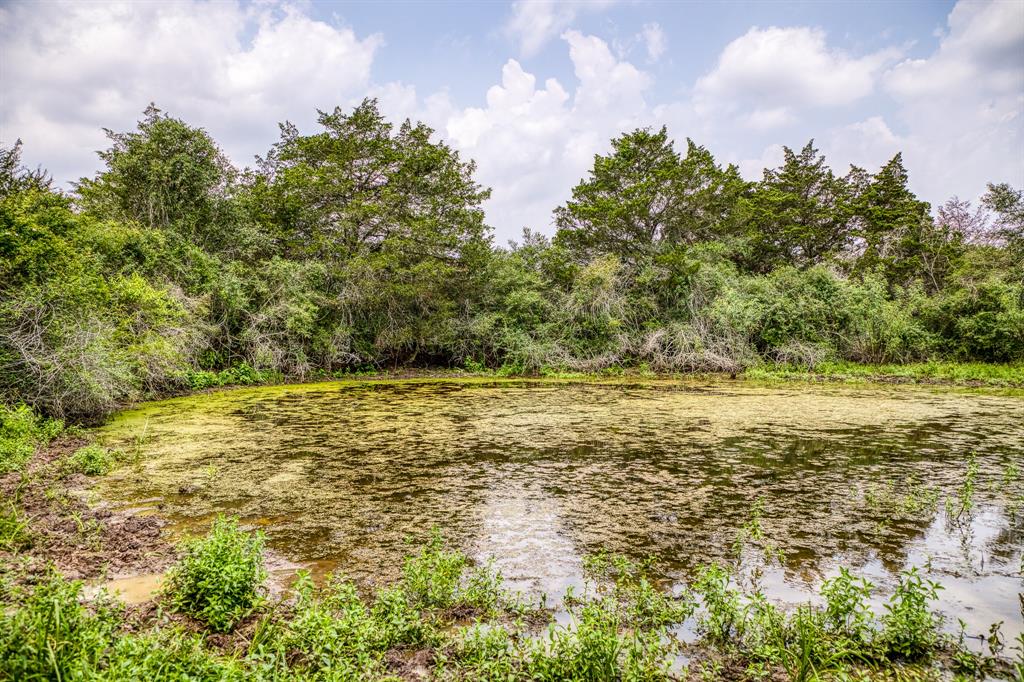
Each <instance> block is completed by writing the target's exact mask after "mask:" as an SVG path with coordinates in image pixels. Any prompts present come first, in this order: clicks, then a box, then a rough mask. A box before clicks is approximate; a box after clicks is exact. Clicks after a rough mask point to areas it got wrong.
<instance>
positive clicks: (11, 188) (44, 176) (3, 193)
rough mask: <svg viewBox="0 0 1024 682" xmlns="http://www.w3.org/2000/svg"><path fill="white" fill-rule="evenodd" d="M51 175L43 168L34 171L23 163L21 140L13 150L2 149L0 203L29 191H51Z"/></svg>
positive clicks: (0, 158) (0, 153)
mask: <svg viewBox="0 0 1024 682" xmlns="http://www.w3.org/2000/svg"><path fill="white" fill-rule="evenodd" d="M52 184H53V179H52V178H51V177H50V175H49V174H48V173H47V172H46V171H44V170H43V169H41V168H37V169H35V170H32V169H30V168H26V167H25V166H23V165H22V163H21V140H20V139H19V140H15V141H14V146H13V147H11V148H9V149H8V148H6V147H0V201H2V200H3V199H6V198H7V197H9V196H11V195H13V194H16V193H18V192H24V191H26V190H29V189H37V190H44V191H45V190H49V189H50V187H51V185H52Z"/></svg>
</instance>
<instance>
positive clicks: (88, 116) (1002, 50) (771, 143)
mask: <svg viewBox="0 0 1024 682" xmlns="http://www.w3.org/2000/svg"><path fill="white" fill-rule="evenodd" d="M0 81H2V86H3V87H2V88H0V141H2V142H3V143H4V144H9V143H10V142H12V141H13V139H14V138H21V139H22V140H23V142H24V145H25V157H26V160H27V161H28V162H29V163H31V164H33V165H34V164H42V165H43V166H45V167H47V168H49V169H50V170H51V171H52V172H53V174H54V176H55V178H56V179H57V180H58V181H59V182H68V181H71V180H74V179H76V178H78V177H80V176H82V175H89V174H91V173H93V172H95V170H96V168H97V166H98V163H97V159H96V156H95V151H96V150H97V149H100V148H102V147H103V146H105V145H104V137H103V132H102V130H101V128H102V127H109V128H113V129H115V130H124V129H128V128H130V127H131V126H132V125H133V123H134V121H135V120H137V118H138V116H139V113H140V112H141V111H142V109H144V108H145V106H146V105H147V104H148V103H149V102H150V101H154V102H156V103H157V105H158V106H160V107H161V108H163V109H164V110H166V111H168V112H170V113H172V114H173V115H176V116H180V117H182V118H184V119H185V120H187V121H189V122H190V123H192V124H194V125H198V126H202V127H204V128H206V129H207V130H208V131H209V132H210V133H211V134H212V135H213V136H214V137H215V138H216V139H217V140H218V141H219V142H220V144H221V145H222V146H223V147H224V149H225V151H226V152H227V153H228V154H229V155H230V156H231V158H232V159H233V160H234V161H235V162H236V163H237V164H238V165H240V166H244V165H247V164H251V163H252V159H253V155H255V154H262V153H264V152H265V151H266V150H267V148H268V147H269V145H270V144H272V143H273V142H274V140H275V138H276V136H277V122H278V121H281V120H285V119H288V120H291V121H294V122H295V123H297V124H298V125H299V127H300V129H303V130H309V131H312V130H314V119H315V110H316V108H332V107H333V106H335V105H341V106H345V107H348V106H352V105H353V104H355V103H356V102H358V101H359V100H360V99H362V98H363V97H366V96H375V97H378V98H379V99H380V100H381V104H382V107H383V109H384V111H385V113H386V114H387V115H388V116H389V117H391V118H393V119H395V120H400V119H402V118H404V117H412V118H415V119H420V120H423V121H425V122H427V123H428V124H430V125H431V126H433V127H434V128H435V129H436V130H437V136H438V137H439V138H443V139H445V140H447V141H448V142H449V143H451V144H452V145H453V146H455V147H456V148H458V149H459V150H460V152H461V153H463V154H464V155H465V156H467V157H469V158H473V159H475V160H476V161H477V163H478V169H479V171H478V177H479V179H480V180H481V181H482V182H484V183H485V184H487V185H489V186H491V187H492V188H493V189H494V195H493V198H492V200H491V201H490V202H489V203H488V205H487V207H486V208H487V216H488V221H489V223H490V224H492V225H493V226H494V227H495V229H496V236H497V238H498V241H499V242H503V241H505V240H506V239H508V238H514V237H516V236H517V235H518V234H519V231H520V229H521V228H522V227H524V226H528V227H531V228H533V229H539V230H541V231H544V232H548V233H550V232H551V231H552V228H551V225H550V215H551V210H552V209H553V208H554V207H555V206H557V205H558V204H559V203H561V202H563V201H564V200H565V199H566V198H567V197H568V196H569V192H570V190H571V188H572V186H573V185H574V184H575V183H576V182H577V181H578V180H579V178H580V177H581V176H582V175H583V174H584V173H585V172H586V170H587V168H588V167H589V166H590V163H591V160H592V158H593V154H595V153H601V152H604V151H605V150H606V149H607V148H608V141H609V139H610V138H611V137H612V136H614V135H617V134H619V133H621V132H624V131H627V130H630V129H632V128H635V127H638V126H648V125H651V126H660V125H667V126H668V128H669V131H670V133H671V134H672V135H673V137H675V138H676V139H677V140H678V141H679V143H683V141H684V140H685V138H686V137H692V138H693V139H695V140H696V141H697V142H699V143H701V144H705V145H706V146H708V147H709V148H710V149H711V150H712V152H714V153H715V155H716V156H717V157H718V158H719V159H720V160H722V161H725V162H730V163H736V164H738V165H739V167H740V169H741V171H742V172H743V173H744V174H745V175H746V176H747V177H750V178H752V179H754V178H757V177H759V175H760V171H761V169H762V168H763V167H764V166H765V165H774V164H776V163H777V162H778V161H779V159H780V158H781V145H788V146H802V145H803V144H804V143H805V142H806V141H807V140H808V139H809V138H812V137H813V138H815V140H816V142H817V144H818V146H819V148H820V149H821V150H822V151H823V152H824V153H825V154H826V156H827V157H828V159H829V161H830V163H831V164H832V166H833V167H834V168H835V169H836V170H837V171H840V172H845V170H846V168H847V167H848V165H849V164H850V163H856V164H858V165H864V166H867V167H868V168H869V169H873V168H877V167H878V166H879V165H880V164H881V163H883V162H884V161H885V160H887V159H888V158H890V157H891V156H892V155H893V154H894V153H896V152H897V151H902V152H903V153H904V157H905V160H906V163H907V166H908V168H909V170H910V174H911V184H912V187H913V188H914V189H915V190H916V191H917V192H918V193H919V194H920V195H921V196H922V197H923V198H925V199H927V200H929V201H931V202H933V203H938V202H941V201H943V200H945V199H947V198H949V197H950V196H953V195H957V196H960V197H961V198H969V199H975V198H976V197H977V196H979V195H980V194H981V192H982V191H983V190H984V186H985V183H986V182H988V181H1007V182H1011V183H1012V184H1014V185H1016V186H1024V122H1022V121H1024V116H1022V114H1024V2H1021V1H1020V0H1001V1H1000V0H996V1H978V2H974V1H971V2H965V1H964V0H961V2H959V3H956V2H909V1H906V2H848V3H844V2H755V3H743V2H732V3H704V2H644V1H639V2H625V1H623V2H615V1H612V0H601V1H597V2H578V1H571V2H561V3H555V2H544V1H534V2H511V3H498V2H488V3H469V2H459V3H456V2H313V3H309V2H298V3H296V2H283V3H277V2H265V1H261V2H255V3H252V2H240V1H239V2H235V1H233V0H232V1H224V2H207V1H206V0H176V1H174V2H164V3H141V2H139V3H102V2H92V3H47V2H34V3H20V2H7V3H4V4H3V5H2V6H0Z"/></svg>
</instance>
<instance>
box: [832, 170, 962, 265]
mask: <svg viewBox="0 0 1024 682" xmlns="http://www.w3.org/2000/svg"><path fill="white" fill-rule="evenodd" d="M907 182H908V175H907V169H906V168H905V167H904V166H903V156H902V154H896V156H894V157H893V158H892V159H891V160H890V161H889V162H888V163H886V164H885V165H884V166H882V168H881V170H879V171H878V173H877V174H875V175H874V176H873V177H872V178H871V179H870V181H868V182H867V184H866V185H865V186H864V187H863V189H862V191H861V192H859V193H858V195H857V196H856V197H855V198H854V199H853V202H852V204H853V215H854V224H855V227H854V235H855V237H856V239H857V241H858V243H859V246H860V248H861V249H862V250H861V254H860V255H859V256H858V258H857V263H856V269H857V271H859V272H865V271H868V270H872V269H875V268H878V267H881V268H882V269H883V270H884V271H885V273H886V275H887V277H888V278H889V281H890V282H894V283H900V284H905V283H907V282H908V281H909V280H910V279H912V278H914V277H919V276H921V275H922V274H923V272H924V271H925V270H926V269H927V268H926V266H925V261H927V260H928V258H929V257H928V255H927V254H928V253H929V252H934V250H935V249H936V248H938V247H939V246H940V245H941V244H942V243H944V242H945V241H946V240H945V239H943V237H942V235H941V234H937V233H936V225H935V224H934V223H933V222H932V220H931V218H930V217H929V211H930V207H929V205H928V203H927V202H924V201H920V200H918V198H917V197H916V196H915V195H914V193H913V192H911V191H910V189H909V187H908V186H907ZM938 227H939V228H943V227H944V226H938Z"/></svg>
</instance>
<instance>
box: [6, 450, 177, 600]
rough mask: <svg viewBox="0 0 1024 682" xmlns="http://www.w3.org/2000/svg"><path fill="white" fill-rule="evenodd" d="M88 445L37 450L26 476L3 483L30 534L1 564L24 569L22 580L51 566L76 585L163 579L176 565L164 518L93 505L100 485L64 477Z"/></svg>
mask: <svg viewBox="0 0 1024 682" xmlns="http://www.w3.org/2000/svg"><path fill="white" fill-rule="evenodd" d="M86 443H87V441H86V440H85V439H83V438H77V437H64V438H59V439H57V440H56V441H54V442H53V443H52V444H50V446H48V447H46V448H42V449H40V450H38V451H37V452H36V453H35V455H34V456H33V457H32V459H31V460H30V461H29V463H28V465H27V467H26V468H25V470H24V471H23V472H11V473H8V474H5V475H4V476H2V477H0V498H3V499H5V500H12V501H14V503H15V505H16V507H17V509H18V510H19V514H20V515H22V516H23V517H24V518H25V520H26V521H27V528H28V531H29V534H30V535H29V541H28V542H27V543H25V545H26V546H25V547H22V548H19V550H18V551H0V564H3V565H14V564H15V563H16V562H17V563H18V564H20V565H21V566H23V567H24V569H25V570H24V572H23V573H24V575H22V576H21V579H25V580H30V579H32V577H33V576H38V575H40V574H41V573H43V572H45V571H46V569H47V566H48V565H51V564H52V565H53V566H55V567H56V568H57V569H58V570H59V571H60V572H61V573H63V574H64V576H65V577H67V578H70V579H83V580H84V579H91V578H99V577H107V578H110V577H114V576H123V575H134V574H139V573H156V572H159V571H162V570H163V569H164V568H166V567H167V566H169V565H170V564H171V563H172V562H173V561H174V559H175V552H174V548H173V547H172V546H171V545H170V544H169V543H168V542H167V541H166V539H165V538H164V537H163V532H162V529H163V526H164V522H163V521H162V520H161V519H159V518H157V517H155V516H138V515H135V514H133V513H130V512H112V511H111V510H110V509H107V508H105V507H102V506H97V507H93V506H90V505H89V504H88V503H87V502H86V499H85V498H86V494H87V493H88V490H89V488H91V486H92V484H93V482H94V481H93V479H90V478H89V477H87V476H83V475H81V474H76V475H71V476H68V475H66V474H65V473H64V472H63V471H62V470H61V467H60V462H61V460H62V459H63V458H64V457H66V456H68V455H70V454H71V453H73V452H74V451H75V450H77V449H78V448H80V447H82V446H83V445H85V444H86Z"/></svg>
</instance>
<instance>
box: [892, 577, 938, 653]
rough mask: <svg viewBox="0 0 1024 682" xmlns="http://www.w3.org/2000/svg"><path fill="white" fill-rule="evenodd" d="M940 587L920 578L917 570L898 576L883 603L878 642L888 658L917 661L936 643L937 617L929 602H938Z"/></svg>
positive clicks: (933, 582) (935, 583)
mask: <svg viewBox="0 0 1024 682" xmlns="http://www.w3.org/2000/svg"><path fill="white" fill-rule="evenodd" d="M940 589H942V586H941V585H939V584H938V583H937V582H935V581H932V580H928V579H926V578H924V577H922V576H921V574H920V572H919V571H918V570H917V567H916V566H915V567H912V568H910V569H909V570H907V571H904V572H903V573H901V574H900V575H899V578H898V582H897V584H896V590H895V592H894V593H893V595H892V597H891V598H890V599H889V601H888V602H887V603H886V604H885V610H886V613H885V615H883V616H882V632H881V635H880V639H881V643H882V645H883V646H884V647H885V651H886V653H887V655H888V656H889V657H890V658H902V659H907V660H911V661H913V660H918V659H920V658H923V657H925V656H927V655H928V654H929V653H930V652H931V650H932V649H933V648H934V647H935V644H936V642H937V641H938V625H939V619H938V616H937V615H936V614H935V613H934V612H933V611H932V610H931V609H930V608H929V602H932V601H934V600H936V599H938V596H939V595H938V591H939V590H940Z"/></svg>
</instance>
